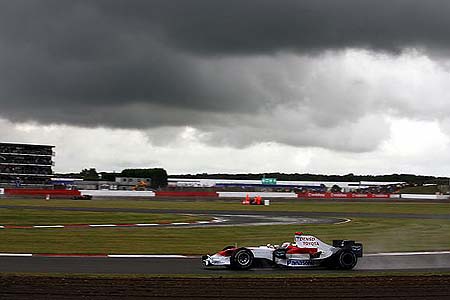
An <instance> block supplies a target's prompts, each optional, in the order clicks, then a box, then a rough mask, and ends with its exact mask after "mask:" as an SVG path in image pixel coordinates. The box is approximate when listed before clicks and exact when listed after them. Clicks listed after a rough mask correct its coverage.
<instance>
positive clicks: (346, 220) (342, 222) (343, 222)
mask: <svg viewBox="0 0 450 300" xmlns="http://www.w3.org/2000/svg"><path fill="white" fill-rule="evenodd" d="M341 219H344V220H345V221H341V222H337V223H334V225H339V224H345V223H348V222H351V221H352V220H351V219H347V218H341Z"/></svg>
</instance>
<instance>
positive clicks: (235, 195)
mask: <svg viewBox="0 0 450 300" xmlns="http://www.w3.org/2000/svg"><path fill="white" fill-rule="evenodd" d="M217 194H219V198H245V197H246V196H247V195H248V196H249V197H250V198H253V197H256V196H261V197H262V198H297V194H296V193H269V192H217Z"/></svg>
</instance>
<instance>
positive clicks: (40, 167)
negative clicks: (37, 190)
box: [0, 143, 55, 187]
mask: <svg viewBox="0 0 450 300" xmlns="http://www.w3.org/2000/svg"><path fill="white" fill-rule="evenodd" d="M53 148H54V146H50V145H34V144H15V143H0V186H2V187H8V186H15V187H21V186H40V185H48V184H49V183H50V178H51V177H52V175H53V170H52V167H53V165H54V163H53V160H52V159H53V156H54V154H55V153H54V152H53Z"/></svg>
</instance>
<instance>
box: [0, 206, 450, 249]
mask: <svg viewBox="0 0 450 300" xmlns="http://www.w3.org/2000/svg"><path fill="white" fill-rule="evenodd" d="M2 204H3V205H33V206H54V207H104V208H106V207H117V208H147V209H185V210H189V209H195V210H210V209H213V210H239V211H267V210H271V211H299V212H301V211H305V212H337V213H342V216H344V217H345V213H350V212H376V213H388V214H389V213H395V214H442V215H450V204H448V203H434V204H432V203H374V202H370V203H362V202H358V203H348V202H346V203H342V202H319V201H314V202H312V201H311V202H310V201H301V202H290V201H289V202H279V203H277V202H276V201H275V202H273V205H271V206H269V207H264V206H261V207H255V206H251V207H249V206H243V205H240V204H239V203H235V202H232V201H211V202H207V201H177V202H174V201H155V200H140V201H136V200H134V201H131V200H130V201H123V200H120V201H118V200H111V201H107V200H95V201H71V200H51V201H44V200H4V199H3V200H0V205H2ZM184 218H195V219H198V218H197V217H190V216H180V215H170V214H157V215H155V214H143V213H121V212H117V213H116V212H75V211H56V210H54V211H50V210H33V209H0V224H2V223H3V224H16V225H18V224H36V223H39V224H56V223H58V224H60V223H72V222H73V223H86V222H88V221H86V220H89V222H94V223H111V222H114V223H131V222H133V223H134V222H139V223H145V222H156V220H170V221H180V222H182V221H183V220H184V221H185V220H186V219H184ZM207 218H208V217H207ZM295 231H303V232H305V233H311V234H314V235H317V236H318V237H319V238H321V239H323V240H324V241H325V242H331V241H332V240H333V239H343V238H344V239H354V240H357V241H361V242H362V243H363V244H364V247H365V252H366V253H367V252H388V251H424V250H449V249H450V243H449V241H450V219H436V220H434V219H421V218H414V219H410V218H368V217H364V218H363V217H358V218H353V219H352V222H349V223H345V224H339V225H272V226H236V227H208V228H205V227H203V228H181V227H180V228H176V229H174V228H95V229H94V228H71V229H27V230H21V229H0V252H25V253H30V252H31V253H130V254H143V253H145V254H161V253H171V254H192V255H199V254H204V253H208V252H215V251H217V250H218V249H221V248H222V247H224V246H226V245H234V244H237V245H262V244H267V243H273V244H279V243H281V242H283V241H291V240H292V237H293V233H294V232H295Z"/></svg>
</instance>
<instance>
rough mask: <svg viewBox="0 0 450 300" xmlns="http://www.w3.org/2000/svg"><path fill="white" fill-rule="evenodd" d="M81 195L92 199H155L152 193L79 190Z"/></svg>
mask: <svg viewBox="0 0 450 300" xmlns="http://www.w3.org/2000/svg"><path fill="white" fill-rule="evenodd" d="M80 192H81V195H91V196H92V197H155V192H153V191H111V190H80Z"/></svg>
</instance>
